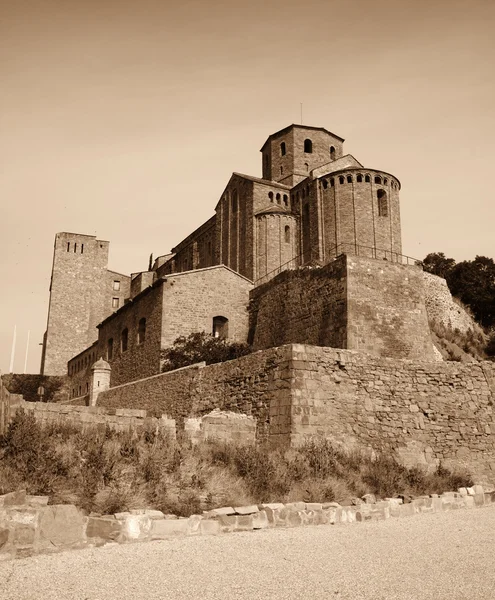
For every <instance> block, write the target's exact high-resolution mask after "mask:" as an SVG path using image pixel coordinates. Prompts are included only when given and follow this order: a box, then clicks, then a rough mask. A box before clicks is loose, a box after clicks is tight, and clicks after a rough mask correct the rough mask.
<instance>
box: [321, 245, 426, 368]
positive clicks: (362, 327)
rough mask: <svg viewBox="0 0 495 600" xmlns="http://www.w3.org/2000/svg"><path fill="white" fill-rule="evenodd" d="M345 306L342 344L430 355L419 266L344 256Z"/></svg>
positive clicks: (371, 350)
mask: <svg viewBox="0 0 495 600" xmlns="http://www.w3.org/2000/svg"><path fill="white" fill-rule="evenodd" d="M347 307H348V313H347V327H348V330H347V331H348V332H347V348H349V349H352V350H360V351H361V352H367V353H369V354H373V355H375V356H388V357H390V358H411V359H418V360H435V354H434V352H433V342H432V340H431V337H430V329H429V326H428V317H427V313H426V306H425V292H424V286H423V271H422V269H421V268H420V267H415V266H406V265H401V264H398V263H391V262H388V261H383V260H375V259H371V258H370V259H367V258H363V257H354V256H348V257H347ZM322 345H323V344H322ZM325 345H330V344H325Z"/></svg>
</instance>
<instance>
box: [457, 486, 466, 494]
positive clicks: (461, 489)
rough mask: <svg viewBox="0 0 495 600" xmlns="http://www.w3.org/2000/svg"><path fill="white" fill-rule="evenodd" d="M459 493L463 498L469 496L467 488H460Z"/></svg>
mask: <svg viewBox="0 0 495 600" xmlns="http://www.w3.org/2000/svg"><path fill="white" fill-rule="evenodd" d="M457 491H458V492H459V494H460V495H461V496H467V495H468V492H467V489H466V488H465V487H460V488H459V489H458V490H457Z"/></svg>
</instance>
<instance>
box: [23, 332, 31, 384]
mask: <svg viewBox="0 0 495 600" xmlns="http://www.w3.org/2000/svg"><path fill="white" fill-rule="evenodd" d="M30 334H31V331H30V330H28V337H27V342H26V356H25V358H24V375H25V374H26V371H27V364H28V352H29V336H30Z"/></svg>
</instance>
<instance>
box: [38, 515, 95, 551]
mask: <svg viewBox="0 0 495 600" xmlns="http://www.w3.org/2000/svg"><path fill="white" fill-rule="evenodd" d="M85 529H86V517H85V516H84V514H83V512H82V511H80V510H79V509H78V508H76V507H75V506H73V505H72V504H53V505H51V506H45V507H43V508H42V509H41V515H40V523H39V544H40V546H43V547H53V548H60V547H70V546H76V545H80V544H83V543H84V541H85Z"/></svg>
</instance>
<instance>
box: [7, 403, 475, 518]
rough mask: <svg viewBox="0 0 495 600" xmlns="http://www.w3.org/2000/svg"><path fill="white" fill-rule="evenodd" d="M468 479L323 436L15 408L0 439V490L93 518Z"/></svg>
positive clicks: (427, 489)
mask: <svg viewBox="0 0 495 600" xmlns="http://www.w3.org/2000/svg"><path fill="white" fill-rule="evenodd" d="M466 485H472V480H471V478H470V477H469V476H468V475H464V474H459V473H452V472H451V471H449V470H448V469H445V468H444V467H443V466H442V465H440V466H439V467H438V469H437V470H436V471H435V472H434V473H432V474H428V473H426V472H424V471H422V470H420V469H407V468H406V467H404V466H402V465H400V464H398V463H397V462H396V461H395V460H394V459H393V458H391V457H390V456H381V455H378V456H370V455H369V454H364V453H362V452H358V451H354V452H348V451H344V450H342V449H340V448H336V447H335V446H333V445H332V444H331V443H330V442H328V441H326V440H321V441H308V442H307V443H306V444H304V445H302V446H300V447H298V448H290V449H286V450H281V449H278V450H277V449H275V450H274V449H272V448H270V447H264V446H258V447H252V446H237V445H234V444H220V443H218V442H206V443H203V444H200V445H198V446H195V447H193V446H192V445H191V444H190V443H189V442H187V441H186V442H183V443H182V444H178V443H177V442H175V441H171V440H170V439H169V438H168V437H167V435H165V434H162V433H160V432H157V431H155V430H147V429H144V430H143V431H140V432H139V433H138V432H131V431H127V432H115V431H112V430H110V429H108V428H107V429H106V431H103V432H98V433H95V432H94V431H93V430H89V431H81V430H78V429H75V428H74V427H70V426H59V425H48V426H41V425H40V424H39V423H37V422H36V421H35V420H34V418H33V416H32V415H31V414H29V413H28V414H24V413H23V412H21V411H19V412H18V413H17V414H16V416H15V417H14V419H13V421H12V422H11V424H10V426H9V428H8V430H7V432H6V434H5V435H4V437H3V438H0V494H3V493H7V492H10V491H14V490H15V489H22V488H25V489H27V491H28V493H31V494H49V495H50V502H53V503H59V502H70V503H73V504H76V505H77V506H79V507H82V508H84V509H85V510H87V511H89V512H90V511H94V512H97V513H101V514H108V513H114V512H118V511H123V510H129V509H131V508H156V509H159V510H162V511H164V512H166V513H174V514H176V515H179V516H189V515H190V514H193V513H200V512H201V511H202V510H206V509H210V508H214V507H215V506H229V505H233V506H242V505H243V504H253V503H260V502H269V501H279V502H284V501H298V500H302V501H305V502H321V501H333V500H336V501H342V500H344V499H345V498H349V497H351V496H362V495H364V494H365V493H368V492H371V493H374V494H375V495H377V496H380V497H392V496H397V495H399V494H400V495H419V494H425V493H441V492H443V491H445V490H455V489H457V488H458V487H461V486H466Z"/></svg>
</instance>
